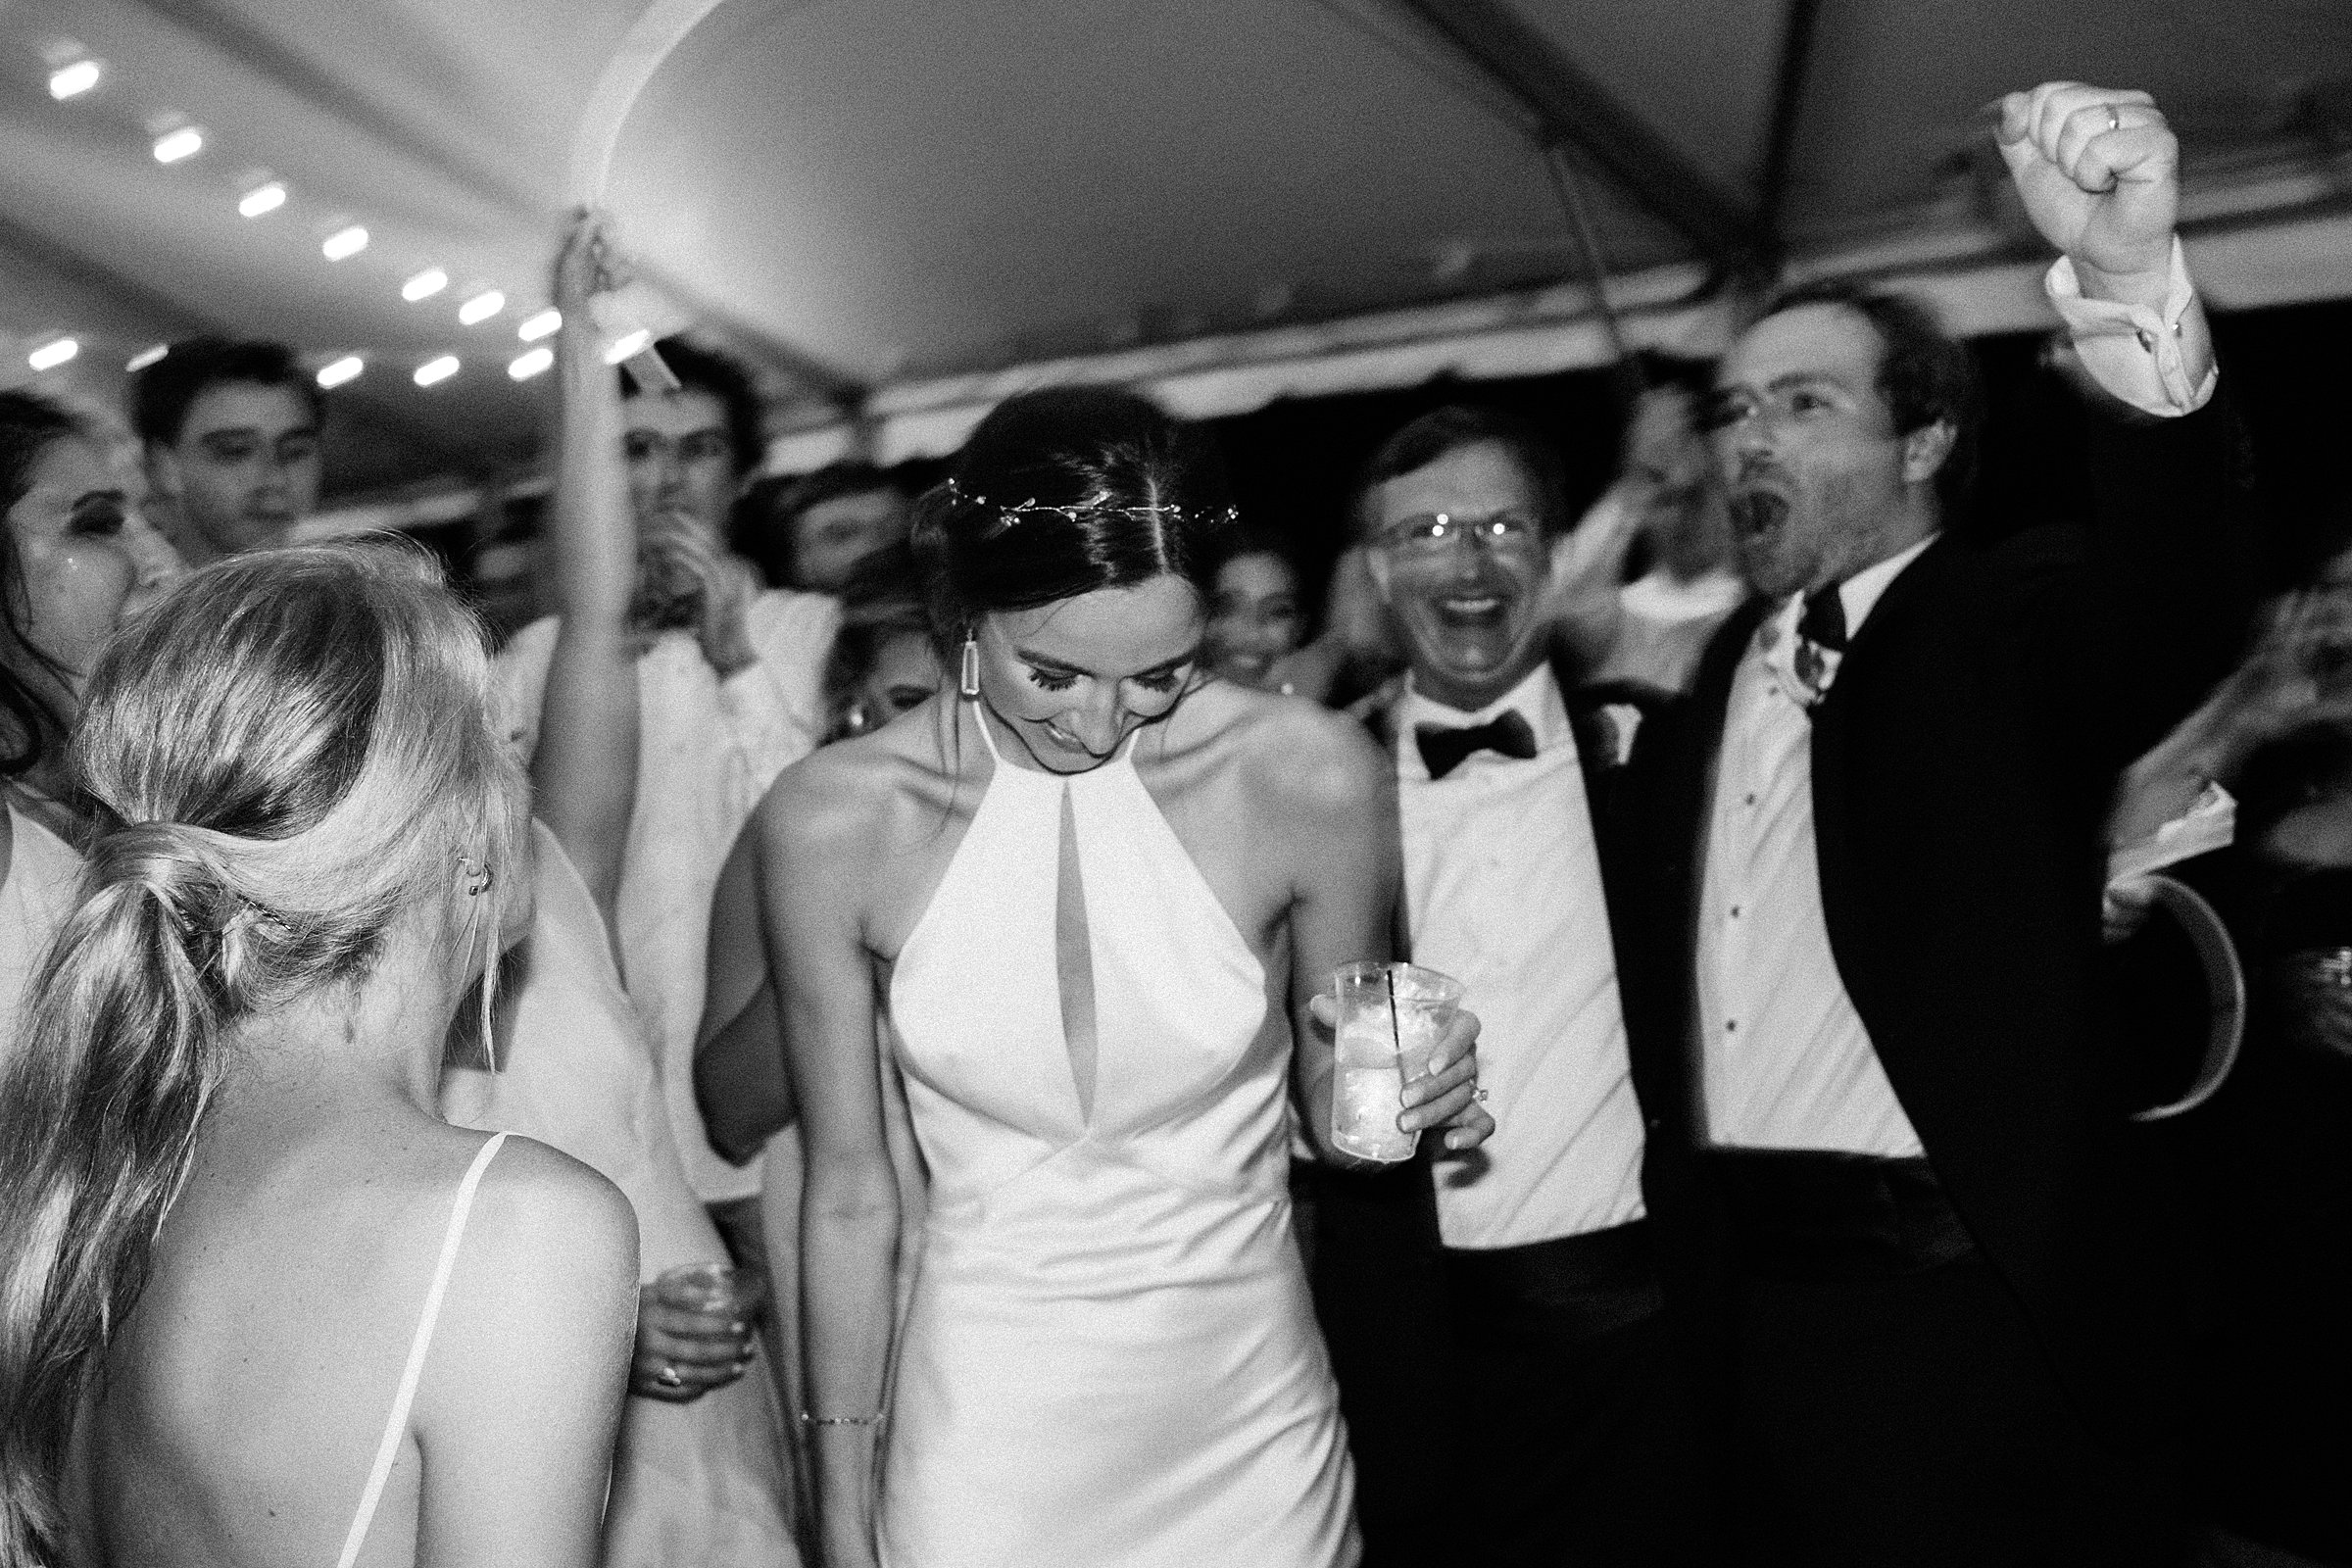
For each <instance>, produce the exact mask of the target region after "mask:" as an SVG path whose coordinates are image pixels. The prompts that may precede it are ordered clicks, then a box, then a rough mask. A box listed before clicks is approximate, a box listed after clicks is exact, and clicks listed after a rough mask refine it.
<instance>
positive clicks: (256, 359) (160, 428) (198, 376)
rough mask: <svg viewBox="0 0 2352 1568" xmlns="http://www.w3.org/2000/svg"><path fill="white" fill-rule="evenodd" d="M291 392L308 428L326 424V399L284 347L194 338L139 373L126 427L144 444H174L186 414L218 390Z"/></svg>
mask: <svg viewBox="0 0 2352 1568" xmlns="http://www.w3.org/2000/svg"><path fill="white" fill-rule="evenodd" d="M228 385H237V386H282V387H290V388H291V389H293V391H294V393H295V394H296V395H297V396H298V397H300V398H301V399H302V401H303V403H304V404H305V405H307V406H308V407H309V409H310V411H311V422H312V423H314V424H323V423H325V422H326V394H325V393H324V392H321V391H320V390H319V383H318V382H317V381H314V380H312V379H311V377H310V375H309V374H308V373H307V372H305V371H304V369H303V368H302V367H301V366H300V365H299V364H297V363H296V362H295V359H294V351H293V350H292V349H290V348H288V347H286V345H284V344H283V343H270V342H263V341H259V340H248V341H242V342H236V341H231V340H230V339H228V338H224V337H209V336H208V337H192V338H187V339H185V340H183V341H181V342H178V343H174V344H172V347H171V349H170V350H169V351H168V352H167V353H166V354H165V355H164V357H163V358H162V359H160V360H158V361H156V362H155V363H154V364H153V365H150V366H148V367H147V368H145V369H143V370H141V371H140V372H139V373H138V377H137V379H135V380H134V381H133V382H132V383H131V389H130V426H131V428H132V429H134V430H136V431H137V432H138V434H139V439H140V440H142V441H153V442H155V443H156V444H158V445H159V446H167V447H168V446H172V445H174V444H175V443H177V442H178V440H179V432H180V431H181V430H182V429H183V428H185V427H186V425H187V422H188V411H189V410H190V409H192V408H194V407H195V406H196V400H197V399H198V398H200V397H202V396H203V395H204V394H205V393H206V392H208V391H210V390H211V389H212V388H214V387H217V386H228Z"/></svg>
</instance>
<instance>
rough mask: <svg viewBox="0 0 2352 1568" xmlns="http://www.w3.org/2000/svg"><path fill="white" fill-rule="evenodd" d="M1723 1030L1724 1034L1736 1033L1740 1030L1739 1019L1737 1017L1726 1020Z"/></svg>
mask: <svg viewBox="0 0 2352 1568" xmlns="http://www.w3.org/2000/svg"><path fill="white" fill-rule="evenodd" d="M1723 1031H1724V1033H1725V1034H1732V1035H1736V1034H1738V1033H1739V1032H1740V1020H1739V1019H1737V1018H1732V1019H1728V1020H1726V1021H1725V1023H1724V1026H1723Z"/></svg>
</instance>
